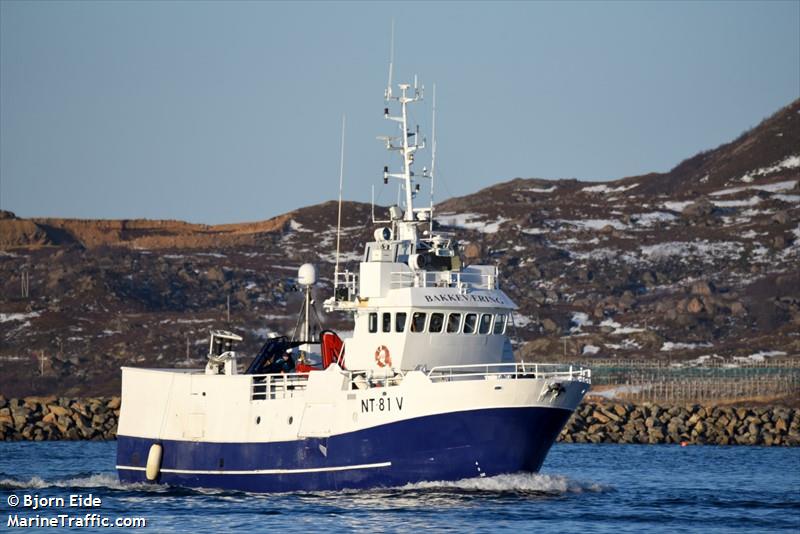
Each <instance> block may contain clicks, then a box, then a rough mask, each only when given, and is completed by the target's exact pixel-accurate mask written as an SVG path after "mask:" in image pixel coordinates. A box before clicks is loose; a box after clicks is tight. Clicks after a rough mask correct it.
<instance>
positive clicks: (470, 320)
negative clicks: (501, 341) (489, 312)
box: [464, 313, 478, 334]
mask: <svg viewBox="0 0 800 534" xmlns="http://www.w3.org/2000/svg"><path fill="white" fill-rule="evenodd" d="M477 323H478V316H477V315H476V314H474V313H468V314H467V315H465V316H464V333H465V334H474V333H475V325H476V324H477Z"/></svg>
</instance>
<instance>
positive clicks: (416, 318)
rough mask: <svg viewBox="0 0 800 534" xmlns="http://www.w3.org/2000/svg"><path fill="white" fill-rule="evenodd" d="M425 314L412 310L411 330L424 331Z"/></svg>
mask: <svg viewBox="0 0 800 534" xmlns="http://www.w3.org/2000/svg"><path fill="white" fill-rule="evenodd" d="M426 316H427V314H426V313H424V312H414V314H413V315H412V316H411V331H412V332H424V331H425V318H426Z"/></svg>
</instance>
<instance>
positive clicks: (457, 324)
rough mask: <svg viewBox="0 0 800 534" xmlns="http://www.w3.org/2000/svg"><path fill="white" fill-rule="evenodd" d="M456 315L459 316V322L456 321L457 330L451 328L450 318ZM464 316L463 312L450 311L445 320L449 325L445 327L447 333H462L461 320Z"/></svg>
mask: <svg viewBox="0 0 800 534" xmlns="http://www.w3.org/2000/svg"><path fill="white" fill-rule="evenodd" d="M454 315H455V316H457V317H458V322H457V323H456V326H455V330H451V329H450V324H451V323H450V319H451V318H452V317H453V316H454ZM463 317H464V314H463V313H461V312H450V313H448V314H447V321H445V324H446V325H447V326H446V327H445V329H444V331H445V333H447V334H460V333H461V321H462V319H463Z"/></svg>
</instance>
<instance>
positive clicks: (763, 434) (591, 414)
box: [558, 403, 800, 446]
mask: <svg viewBox="0 0 800 534" xmlns="http://www.w3.org/2000/svg"><path fill="white" fill-rule="evenodd" d="M558 439H559V441H561V442H567V443H648V444H656V443H687V444H694V445H702V444H709V445H766V446H798V445H800V410H798V409H792V408H787V407H783V406H774V407H764V406H759V407H751V408H747V407H738V406H701V405H698V404H690V405H681V406H659V405H656V404H650V403H644V404H639V405H633V404H615V403H603V404H594V403H584V404H582V405H581V406H580V407H579V408H578V409H577V410H576V411H575V413H574V414H573V416H572V418H571V419H570V420H569V422H568V423H567V424H566V426H565V427H564V430H563V431H562V432H561V435H560V436H559V438H558Z"/></svg>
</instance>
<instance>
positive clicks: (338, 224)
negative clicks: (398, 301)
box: [333, 115, 347, 287]
mask: <svg viewBox="0 0 800 534" xmlns="http://www.w3.org/2000/svg"><path fill="white" fill-rule="evenodd" d="M346 120H347V116H346V115H342V153H341V156H340V158H339V215H338V218H337V220H336V266H335V267H334V268H333V285H334V287H336V286H337V285H338V283H339V238H340V236H341V234H342V185H343V183H344V127H345V122H346Z"/></svg>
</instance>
